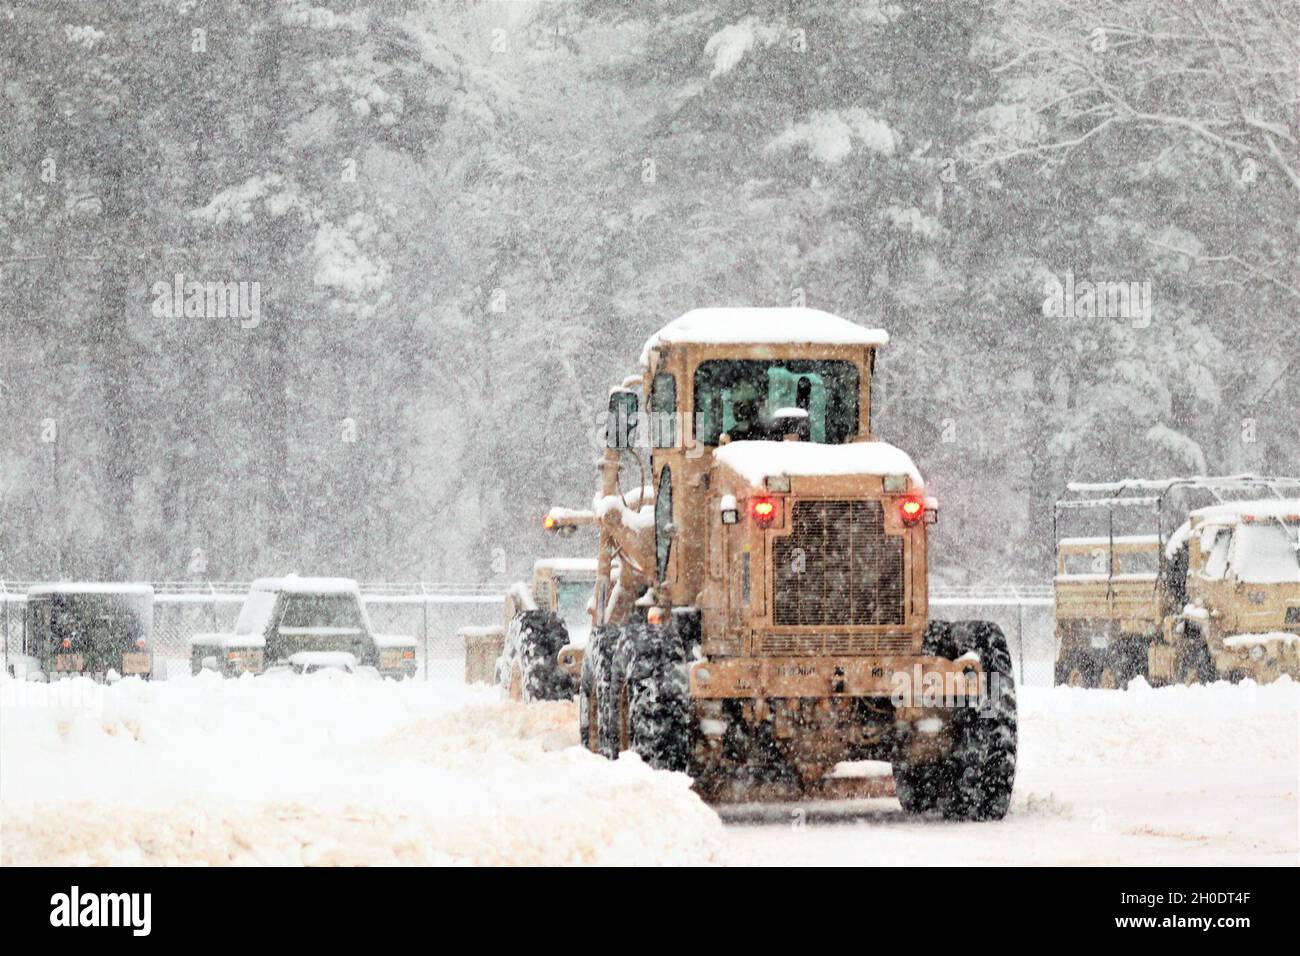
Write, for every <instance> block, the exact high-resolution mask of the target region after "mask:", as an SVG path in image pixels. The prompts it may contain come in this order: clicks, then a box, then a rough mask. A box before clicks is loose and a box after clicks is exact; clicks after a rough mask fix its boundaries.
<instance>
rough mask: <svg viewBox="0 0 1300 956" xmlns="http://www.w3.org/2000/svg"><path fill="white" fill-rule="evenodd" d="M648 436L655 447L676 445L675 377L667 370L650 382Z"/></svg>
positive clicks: (673, 446)
mask: <svg viewBox="0 0 1300 956" xmlns="http://www.w3.org/2000/svg"><path fill="white" fill-rule="evenodd" d="M650 437H651V441H652V442H653V444H654V447H655V448H675V447H676V446H677V379H675V378H674V377H673V376H672V375H669V374H668V373H667V372H660V373H659V374H658V375H656V376H655V377H654V381H653V382H652V383H651V384H650Z"/></svg>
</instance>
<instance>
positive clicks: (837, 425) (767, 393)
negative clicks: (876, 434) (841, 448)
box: [695, 359, 859, 445]
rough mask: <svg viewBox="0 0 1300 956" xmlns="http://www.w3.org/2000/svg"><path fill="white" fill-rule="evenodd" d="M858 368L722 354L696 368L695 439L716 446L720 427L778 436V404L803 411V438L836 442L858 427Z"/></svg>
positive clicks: (750, 435)
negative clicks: (804, 420)
mask: <svg viewBox="0 0 1300 956" xmlns="http://www.w3.org/2000/svg"><path fill="white" fill-rule="evenodd" d="M858 381H859V377H858V367H857V366H856V365H854V364H853V363H852V362H843V361H813V360H794V359H785V360H773V361H764V360H757V359H727V360H717V361H712V362H703V363H701V365H700V367H699V368H698V369H696V370H695V417H696V428H695V440H696V441H697V442H700V443H702V444H705V445H716V444H717V443H718V439H719V437H720V436H721V435H722V434H723V433H724V432H725V433H727V434H728V435H730V436H731V439H732V440H733V441H755V440H765V439H770V440H779V439H780V438H782V437H783V436H782V434H781V431H782V430H783V429H784V428H788V427H790V426H789V423H788V422H787V423H786V424H785V425H779V424H778V422H777V420H776V418H775V413H776V412H777V410H778V409H783V408H797V409H802V410H803V411H805V412H807V413H808V418H807V420H806V422H805V423H803V424H801V425H800V426H799V427H800V428H804V429H806V433H805V434H803V435H802V436H801V437H803V438H804V439H805V440H807V441H814V442H825V443H829V444H840V443H842V442H845V441H847V440H848V439H849V438H851V437H852V436H853V435H855V434H856V433H857V431H858V400H859V395H858Z"/></svg>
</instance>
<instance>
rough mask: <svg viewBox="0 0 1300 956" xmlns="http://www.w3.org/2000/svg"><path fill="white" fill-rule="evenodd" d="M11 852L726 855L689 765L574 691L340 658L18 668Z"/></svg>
mask: <svg viewBox="0 0 1300 956" xmlns="http://www.w3.org/2000/svg"><path fill="white" fill-rule="evenodd" d="M0 706H2V707H3V719H2V720H0V755H2V757H3V765H4V774H3V777H0V821H2V824H3V862H4V863H7V864H11V865H13V864H19V865H21V864H31V863H45V864H66V865H83V864H171V863H206V864H245V863H252V864H299V863H310V864H406V863H411V864H430V863H432V864H464V863H469V864H500V863H510V864H572V863H598V864H631V865H640V864H660V863H704V862H709V861H711V860H713V859H714V858H715V857H716V853H717V848H718V838H719V834H720V823H719V822H718V819H717V817H716V816H715V815H714V814H713V812H712V811H710V810H709V809H708V808H707V807H705V806H704V805H703V804H702V803H701V802H700V801H699V799H698V798H697V797H696V796H695V795H694V794H693V793H691V792H690V790H689V780H688V779H687V778H686V777H685V776H683V775H680V774H665V773H658V772H655V771H652V770H650V769H649V768H648V767H646V766H645V765H644V764H642V763H640V762H639V761H638V760H636V759H635V758H633V757H625V758H623V759H621V760H619V761H617V762H609V761H606V760H604V759H603V758H600V757H597V756H595V755H593V754H590V753H587V752H586V751H584V750H582V749H581V748H579V747H577V746H575V744H576V725H577V718H576V715H575V713H574V708H573V705H572V704H569V703H551V704H532V705H527V706H525V705H522V704H514V703H510V702H504V701H500V700H498V699H497V696H496V693H495V692H494V691H491V690H487V689H483V688H466V687H465V686H463V685H460V684H454V683H442V682H433V683H427V684H426V683H418V682H408V683H401V684H397V683H393V682H391V681H385V682H379V681H374V680H365V679H361V678H358V677H354V676H351V675H346V674H341V673H337V672H321V673H318V674H314V675H310V676H307V677H303V678H296V679H294V678H290V679H284V680H272V679H266V678H256V679H255V678H251V677H245V678H243V679H240V680H232V681H223V680H220V679H219V678H217V677H215V676H214V675H207V674H203V675H200V676H199V677H197V678H194V679H192V680H178V681H169V682H156V683H144V682H141V681H139V680H135V679H127V680H124V681H122V682H121V683H119V684H116V685H114V686H111V687H104V686H102V685H97V684H93V683H92V682H90V681H84V680H72V681H62V682H59V683H57V684H53V685H39V684H25V683H21V682H17V681H13V680H9V679H7V678H5V679H3V681H2V682H0Z"/></svg>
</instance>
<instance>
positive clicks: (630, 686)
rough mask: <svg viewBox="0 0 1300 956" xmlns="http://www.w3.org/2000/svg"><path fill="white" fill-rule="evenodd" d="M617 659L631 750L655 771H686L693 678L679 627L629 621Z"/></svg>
mask: <svg viewBox="0 0 1300 956" xmlns="http://www.w3.org/2000/svg"><path fill="white" fill-rule="evenodd" d="M616 660H617V662H618V666H619V677H620V679H621V681H622V684H623V687H622V691H621V694H620V698H621V704H622V708H623V709H622V712H621V714H620V716H621V718H622V721H621V729H622V730H623V731H624V732H625V735H626V743H627V746H628V749H630V750H632V751H634V752H635V753H636V754H637V755H638V756H639V757H640V758H641V759H642V760H644V761H645V762H646V763H647V764H649V765H650V766H652V767H655V768H656V769H659V770H678V771H685V770H686V766H687V760H688V756H689V749H690V747H689V740H690V731H689V718H690V701H689V681H688V678H687V675H686V653H685V650H684V648H683V646H682V639H681V636H680V635H679V634H678V633H677V629H676V628H675V627H672V626H671V625H670V626H668V627H660V626H658V625H654V624H632V625H629V626H628V627H626V628H625V629H624V631H623V636H622V639H621V640H620V641H619V647H618V652H617V654H616Z"/></svg>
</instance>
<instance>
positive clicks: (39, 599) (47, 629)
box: [10, 583, 154, 680]
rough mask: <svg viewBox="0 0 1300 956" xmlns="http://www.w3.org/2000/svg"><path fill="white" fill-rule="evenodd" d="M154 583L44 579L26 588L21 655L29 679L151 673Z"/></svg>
mask: <svg viewBox="0 0 1300 956" xmlns="http://www.w3.org/2000/svg"><path fill="white" fill-rule="evenodd" d="M153 600H154V593H153V588H152V587H150V586H149V585H147V584H99V583H87V584H41V585H36V586H35V587H32V588H29V589H28V591H27V608H26V612H25V613H26V618H25V622H24V625H25V626H24V628H23V648H22V655H21V657H19V658H17V659H16V660H15V661H14V662H13V663H11V665H10V667H11V669H12V670H13V672H14V673H15V674H17V673H18V671H19V670H22V672H23V675H22V676H26V677H27V678H28V679H35V680H42V679H44V680H52V679H57V678H60V677H73V676H85V677H91V678H94V679H95V680H106V679H113V678H115V677H131V676H135V677H143V678H146V679H148V678H149V677H151V676H152V675H153Z"/></svg>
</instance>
